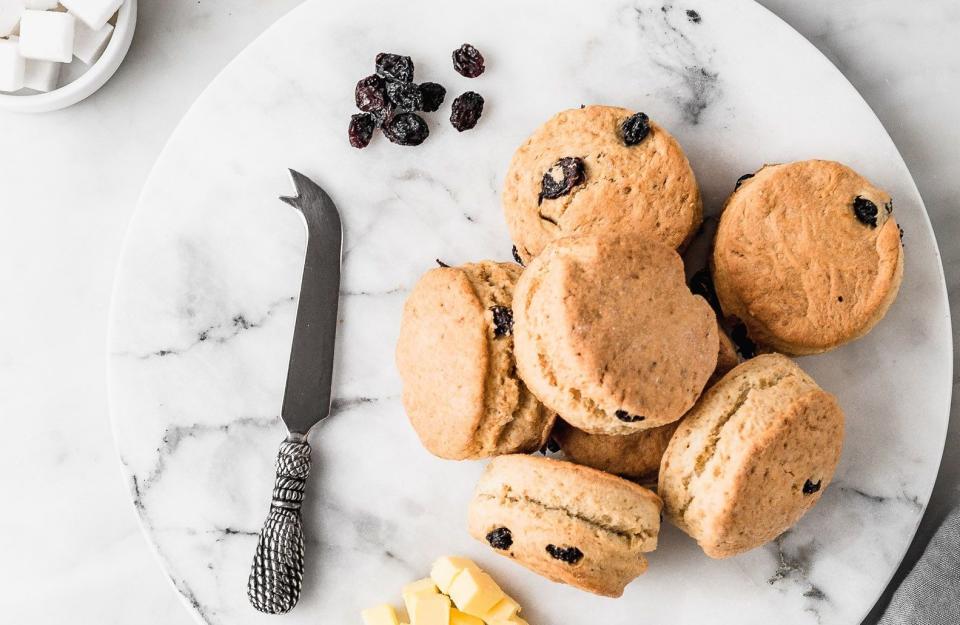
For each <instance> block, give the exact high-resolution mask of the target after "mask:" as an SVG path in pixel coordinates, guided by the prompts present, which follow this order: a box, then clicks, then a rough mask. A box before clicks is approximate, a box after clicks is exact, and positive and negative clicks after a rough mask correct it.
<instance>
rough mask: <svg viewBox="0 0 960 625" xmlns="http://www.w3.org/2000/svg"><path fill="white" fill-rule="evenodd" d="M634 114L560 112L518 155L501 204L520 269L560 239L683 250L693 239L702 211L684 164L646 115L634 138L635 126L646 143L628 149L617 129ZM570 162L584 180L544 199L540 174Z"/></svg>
mask: <svg viewBox="0 0 960 625" xmlns="http://www.w3.org/2000/svg"><path fill="white" fill-rule="evenodd" d="M632 115H634V112H633V111H630V110H628V109H624V108H619V107H614V106H587V107H584V108H579V109H570V110H567V111H562V112H560V113H558V114H556V115H555V116H553V117H552V118H551V119H550V120H548V121H547V122H546V123H544V124H543V125H542V126H540V127H539V128H538V129H537V130H536V131H535V132H534V133H533V134H532V135H531V136H530V137H529V138H528V139H527V140H526V141H525V142H524V143H523V145H521V146H520V147H519V148H518V149H517V151H516V153H515V154H514V156H513V159H512V161H511V162H510V167H509V169H508V170H507V174H506V178H505V180H504V187H503V196H502V201H503V207H504V213H505V215H506V219H507V226H508V227H509V229H510V234H511V236H512V237H513V241H514V243H516V246H517V251H518V253H519V254H520V257H521V258H522V259H523V260H524V261H525V262H529V261H530V260H531V259H532V258H533V257H535V256H536V255H537V254H539V253H540V251H541V250H542V249H543V248H544V246H546V244H547V243H549V242H550V241H551V240H553V239H556V238H558V237H563V236H570V235H575V234H589V233H597V232H623V233H632V232H637V233H644V234H646V235H648V236H650V237H652V238H655V239H657V240H659V241H661V242H663V243H665V244H666V245H668V246H669V247H672V248H680V247H682V246H684V245H685V244H686V243H687V242H688V241H689V240H690V238H691V237H692V236H693V234H694V233H695V232H696V230H697V228H698V227H699V225H700V222H701V220H702V217H703V206H702V204H701V200H700V190H699V188H698V187H697V182H696V180H695V178H694V175H693V170H692V169H691V168H690V164H689V163H688V162H687V157H686V156H685V155H684V153H683V150H682V149H681V148H680V145H679V144H678V143H677V142H676V140H675V139H674V138H673V137H672V136H670V133H668V132H667V131H666V130H664V129H663V128H662V127H661V126H659V125H657V124H656V123H654V122H652V121H650V120H649V119H646V118H645V116H644V119H645V122H644V127H645V128H646V129H648V132H647V133H646V134H645V135H643V133H642V132H640V133H639V134H637V133H636V130H637V127H636V124H634V126H633V128H632V130H633V131H634V132H633V139H634V140H636V138H637V137H639V136H641V135H642V136H643V138H642V139H641V140H639V141H637V142H636V143H634V144H632V145H628V144H627V141H625V140H624V132H623V129H622V125H623V123H624V121H625V120H627V119H629V118H631V116H632ZM629 134H631V133H630V132H629V131H628V135H629ZM573 158H577V159H580V160H581V162H582V181H581V182H580V183H579V184H576V185H573V186H572V187H571V188H570V189H569V191H568V192H567V193H564V194H562V195H560V196H559V197H554V198H550V197H545V196H542V193H543V181H544V175H545V174H547V173H548V172H550V171H554V172H557V170H556V169H555V168H554V166H555V165H557V163H558V162H559V161H560V160H561V159H573ZM555 177H559V175H557V176H555Z"/></svg>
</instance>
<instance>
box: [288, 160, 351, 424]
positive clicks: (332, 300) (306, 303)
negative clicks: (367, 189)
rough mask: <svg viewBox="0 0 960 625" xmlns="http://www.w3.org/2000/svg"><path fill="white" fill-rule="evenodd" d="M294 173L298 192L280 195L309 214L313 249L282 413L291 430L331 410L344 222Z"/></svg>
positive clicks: (310, 247) (322, 195)
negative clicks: (292, 194)
mask: <svg viewBox="0 0 960 625" xmlns="http://www.w3.org/2000/svg"><path fill="white" fill-rule="evenodd" d="M290 177H291V178H292V179H293V186H294V188H295V189H296V191H297V195H296V197H281V198H280V199H281V200H283V201H284V202H286V203H287V204H289V205H290V206H293V207H294V208H296V209H297V210H298V211H300V214H301V215H302V216H303V220H304V223H305V224H306V228H307V253H306V257H305V259H304V263H303V277H302V278H301V280H300V303H299V305H298V306H297V321H296V325H295V326H294V330H293V347H292V348H291V349H290V364H289V365H288V367H287V386H286V388H285V390H284V393H283V408H282V410H281V413H280V414H281V416H282V417H283V421H284V423H286V424H287V429H289V430H290V432H294V433H297V434H306V433H307V431H308V430H309V429H310V428H311V427H312V426H313V425H315V424H316V423H317V422H319V421H320V420H321V419H323V418H324V417H326V416H327V415H329V414H330V393H331V383H332V378H333V351H334V342H335V339H336V336H337V307H338V303H339V299H340V257H341V252H342V248H343V228H342V226H341V223H340V213H339V212H338V211H337V207H336V205H335V204H334V203H333V200H331V199H330V196H329V195H327V193H326V192H325V191H324V190H323V189H321V188H320V187H319V186H318V185H317V184H315V183H314V182H313V181H312V180H310V179H309V178H307V177H306V176H304V175H303V174H301V173H298V172H296V171H293V170H292V169H291V170H290Z"/></svg>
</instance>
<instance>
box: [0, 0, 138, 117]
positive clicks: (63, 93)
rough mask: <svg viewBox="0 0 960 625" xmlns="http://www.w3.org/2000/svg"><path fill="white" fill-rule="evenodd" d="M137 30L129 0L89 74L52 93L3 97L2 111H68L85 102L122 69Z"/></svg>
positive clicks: (133, 2) (0, 100)
mask: <svg viewBox="0 0 960 625" xmlns="http://www.w3.org/2000/svg"><path fill="white" fill-rule="evenodd" d="M136 27H137V0H126V2H124V3H123V5H122V6H121V7H120V10H119V11H118V12H117V25H116V26H115V27H114V29H113V34H112V35H111V37H110V41H109V42H108V43H107V48H106V49H105V50H104V51H103V54H101V55H100V58H99V59H97V60H96V61H94V63H93V65H91V66H90V68H89V69H87V71H86V72H84V73H83V74H82V75H81V76H80V77H79V78H77V79H76V80H74V81H73V82H71V83H69V84H66V85H64V86H62V87H60V88H58V89H54V90H53V91H51V92H49V93H28V94H23V95H15V94H0V108H3V109H7V110H8V111H15V112H17V113H46V112H47V111H56V110H59V109H63V108H67V107H68V106H72V105H74V104H76V103H77V102H79V101H80V100H83V99H84V98H86V97H87V96H89V95H91V94H93V93H94V92H95V91H96V90H97V89H99V88H100V87H102V86H103V85H104V84H105V83H106V82H107V81H108V80H110V77H111V76H113V74H114V73H115V72H116V71H117V68H118V67H120V63H122V62H123V59H124V57H125V56H127V51H128V50H129V49H130V42H131V41H133V31H134V30H135V29H136ZM74 62H75V63H79V62H80V61H77V60H74Z"/></svg>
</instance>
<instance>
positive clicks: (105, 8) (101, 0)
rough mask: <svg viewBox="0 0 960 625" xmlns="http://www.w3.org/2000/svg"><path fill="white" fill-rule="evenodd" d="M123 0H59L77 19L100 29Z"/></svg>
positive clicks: (95, 28)
mask: <svg viewBox="0 0 960 625" xmlns="http://www.w3.org/2000/svg"><path fill="white" fill-rule="evenodd" d="M123 1H124V0H60V4H62V5H63V6H65V7H67V10H68V11H70V12H71V13H73V14H74V15H75V16H76V17H77V19H78V20H80V21H81V22H83V23H84V24H86V25H87V26H89V27H90V28H92V29H94V30H100V29H101V28H103V25H104V24H106V23H107V21H108V20H109V19H110V18H111V17H113V14H114V13H116V12H117V9H119V8H120V5H122V4H123Z"/></svg>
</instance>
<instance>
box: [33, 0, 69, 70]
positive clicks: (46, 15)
mask: <svg viewBox="0 0 960 625" xmlns="http://www.w3.org/2000/svg"><path fill="white" fill-rule="evenodd" d="M75 22H76V20H74V19H73V16H72V15H70V14H69V13H56V12H54V11H30V10H27V11H24V12H23V16H21V18H20V54H21V55H22V56H23V57H24V58H27V59H37V60H40V61H59V62H61V63H69V62H70V61H71V60H72V59H73V33H74V24H75Z"/></svg>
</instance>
